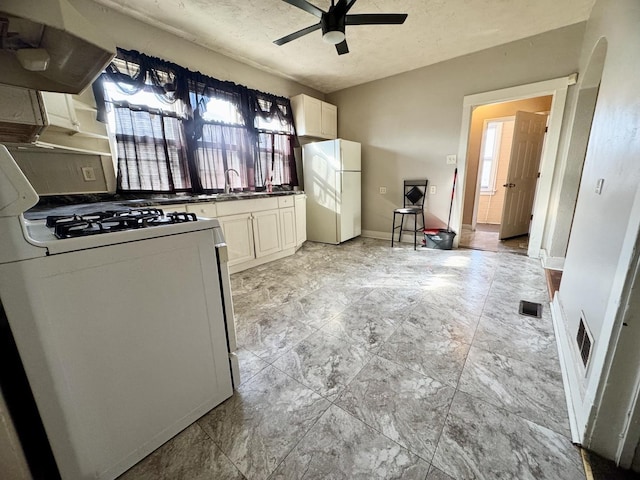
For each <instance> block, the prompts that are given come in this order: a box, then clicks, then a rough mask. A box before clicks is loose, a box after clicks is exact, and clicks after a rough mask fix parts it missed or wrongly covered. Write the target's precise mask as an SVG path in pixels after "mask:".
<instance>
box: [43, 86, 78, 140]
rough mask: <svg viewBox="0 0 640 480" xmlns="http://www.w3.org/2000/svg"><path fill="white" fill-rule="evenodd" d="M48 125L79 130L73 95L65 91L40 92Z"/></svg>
mask: <svg viewBox="0 0 640 480" xmlns="http://www.w3.org/2000/svg"><path fill="white" fill-rule="evenodd" d="M40 95H42V101H43V102H44V111H45V112H46V114H47V121H48V123H49V125H52V126H55V127H60V128H63V129H66V130H73V131H74V132H78V131H80V123H79V122H78V118H77V117H76V109H75V107H74V105H73V97H72V96H71V95H68V94H66V93H53V92H40Z"/></svg>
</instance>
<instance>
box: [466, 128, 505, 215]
mask: <svg viewBox="0 0 640 480" xmlns="http://www.w3.org/2000/svg"><path fill="white" fill-rule="evenodd" d="M514 124H515V121H514V120H508V121H505V122H502V136H501V138H500V149H499V150H498V167H497V168H498V170H497V171H496V190H495V192H494V193H493V194H491V195H489V194H486V195H485V194H482V193H481V194H480V198H479V199H478V218H477V222H478V223H492V224H494V225H499V224H500V223H501V222H502V205H503V204H504V192H505V190H504V187H503V186H502V185H504V184H505V183H506V181H507V173H508V172H509V160H510V158H511V144H512V143H513V126H514ZM469 183H471V182H469ZM467 185H468V184H467Z"/></svg>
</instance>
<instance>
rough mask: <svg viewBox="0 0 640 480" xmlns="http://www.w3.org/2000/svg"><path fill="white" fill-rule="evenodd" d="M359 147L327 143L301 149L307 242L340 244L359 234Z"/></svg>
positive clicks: (348, 142)
mask: <svg viewBox="0 0 640 480" xmlns="http://www.w3.org/2000/svg"><path fill="white" fill-rule="evenodd" d="M360 153H361V149H360V144H359V143H357V142H350V141H348V140H342V139H338V140H328V141H326V142H314V143H309V144H307V145H304V147H303V150H302V168H303V175H304V191H305V193H306V194H307V239H308V240H311V241H314V242H322V243H333V244H336V245H337V244H339V243H342V242H344V241H346V240H349V239H350V238H354V237H357V236H359V235H360V233H361V220H362V213H361V204H362V201H361V173H362V172H361V168H360V167H361V161H360Z"/></svg>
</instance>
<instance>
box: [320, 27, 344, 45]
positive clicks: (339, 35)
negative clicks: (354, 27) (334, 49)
mask: <svg viewBox="0 0 640 480" xmlns="http://www.w3.org/2000/svg"><path fill="white" fill-rule="evenodd" d="M344 39H345V36H344V32H341V31H340V30H332V31H329V32H325V33H324V34H323V35H322V40H323V41H324V42H325V43H330V44H332V45H337V44H338V43H340V42H342V41H344Z"/></svg>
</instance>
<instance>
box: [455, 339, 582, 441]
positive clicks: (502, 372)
mask: <svg viewBox="0 0 640 480" xmlns="http://www.w3.org/2000/svg"><path fill="white" fill-rule="evenodd" d="M458 389H459V390H461V391H463V392H465V393H468V394H470V395H473V396H475V397H478V398H481V399H482V400H484V401H486V402H488V403H491V404H492V405H495V406H496V407H501V408H503V409H505V410H507V411H508V412H511V413H514V414H516V415H519V416H521V417H523V418H525V419H527V420H530V421H532V422H535V423H538V424H540V425H542V426H545V427H547V428H549V429H551V430H554V431H556V432H558V433H561V434H563V435H565V436H567V437H570V436H571V432H570V430H569V418H568V416H567V408H566V404H565V396H564V385H563V383H562V375H561V374H560V372H559V371H558V370H547V369H543V368H540V367H539V366H534V365H532V364H529V363H526V362H522V361H520V360H516V359H515V358H509V357H505V356H503V355H500V354H497V353H491V352H487V351H486V350H482V349H480V348H476V347H471V350H470V351H469V355H468V357H467V361H466V363H465V365H464V369H463V371H462V375H461V377H460V383H459V384H458Z"/></svg>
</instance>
